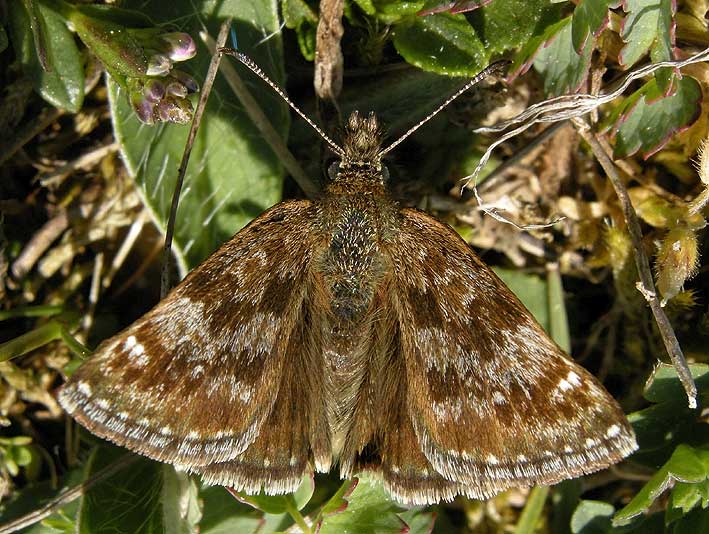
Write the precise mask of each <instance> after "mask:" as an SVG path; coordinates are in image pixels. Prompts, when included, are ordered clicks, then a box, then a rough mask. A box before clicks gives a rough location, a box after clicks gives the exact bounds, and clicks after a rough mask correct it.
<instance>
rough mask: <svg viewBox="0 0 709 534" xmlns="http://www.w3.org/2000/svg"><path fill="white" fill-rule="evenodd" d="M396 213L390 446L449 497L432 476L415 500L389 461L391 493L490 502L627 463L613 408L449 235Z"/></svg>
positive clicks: (630, 438) (627, 446) (623, 430)
mask: <svg viewBox="0 0 709 534" xmlns="http://www.w3.org/2000/svg"><path fill="white" fill-rule="evenodd" d="M401 213H402V217H403V219H402V226H401V232H400V234H399V236H398V237H397V239H396V241H395V242H394V243H393V245H392V246H391V247H390V248H389V250H388V254H389V256H390V257H391V261H392V269H393V270H394V272H395V276H396V284H395V292H394V293H393V294H392V299H393V306H394V308H395V309H396V310H397V314H398V320H399V328H400V333H399V336H400V344H401V348H400V353H401V357H402V358H403V359H404V361H405V365H404V367H405V377H406V378H405V380H406V389H407V393H406V403H407V412H408V414H409V416H410V423H411V428H409V426H408V422H407V421H405V420H402V421H401V423H400V426H399V427H398V433H399V435H398V436H396V437H389V439H390V440H393V439H399V440H400V441H401V439H402V436H406V435H409V440H410V436H411V430H412V429H413V434H414V435H415V437H416V441H417V443H418V445H419V447H420V450H421V451H422V452H423V455H424V456H425V458H426V459H427V460H428V462H429V463H430V465H431V466H432V467H433V469H434V470H435V472H436V473H438V474H440V476H441V477H442V478H443V479H444V480H445V481H449V482H451V483H453V485H452V486H455V485H457V486H458V487H457V488H455V487H452V486H446V488H447V489H442V490H436V489H435V484H433V483H434V482H435V476H434V477H431V478H430V480H431V484H433V486H431V487H432V488H433V489H429V490H428V493H426V491H419V490H418V488H417V485H416V484H412V483H407V481H406V480H405V479H404V478H402V477H401V473H402V469H406V468H407V467H410V466H409V465H407V464H406V462H407V461H409V462H410V461H411V460H406V458H404V459H402V460H401V461H400V462H399V463H397V461H395V460H393V459H394V458H395V457H396V455H391V454H390V456H391V458H392V461H390V462H389V463H390V465H389V466H388V467H387V469H388V470H389V471H390V473H391V475H388V476H389V481H390V483H392V484H394V486H395V488H394V489H395V490H396V487H399V488H400V489H402V491H404V492H405V493H406V494H407V495H409V497H410V498H409V499H407V500H409V501H411V502H435V501H436V500H439V499H440V498H450V492H451V491H452V492H453V493H456V492H460V493H464V494H466V495H468V496H470V497H475V498H488V497H490V496H492V495H494V494H495V493H497V492H499V491H501V490H503V489H506V488H508V487H511V486H529V485H536V484H552V483H555V482H558V481H560V480H562V479H565V478H572V477H575V476H579V475H581V474H584V473H589V472H592V471H596V470H599V469H602V468H604V467H607V466H609V465H611V464H613V463H616V462H617V461H619V460H620V459H622V458H623V457H625V456H627V455H628V454H630V453H631V452H632V451H634V450H635V449H636V448H637V444H636V442H635V437H634V434H633V431H632V428H631V427H630V425H629V423H628V421H627V419H626V418H625V415H624V414H623V412H622V410H621V409H620V407H619V406H618V404H617V403H616V402H615V400H614V399H612V398H611V397H610V395H609V394H608V393H607V392H606V391H605V390H604V388H603V386H601V384H600V383H599V382H598V381H597V380H596V378H595V377H593V376H592V375H591V374H590V373H588V372H587V371H586V370H584V369H583V368H582V367H580V366H579V365H577V364H576V363H574V362H573V361H571V360H569V359H568V357H567V356H566V355H565V354H564V352H563V351H562V350H561V349H560V348H559V347H558V346H557V345H556V344H555V343H554V342H553V341H552V340H551V339H550V338H549V337H548V336H547V334H546V333H545V332H544V331H543V329H542V328H541V326H540V325H539V324H538V323H537V321H536V320H535V319H534V318H533V317H532V315H531V314H530V313H529V311H527V310H526V308H524V306H523V305H522V304H521V303H520V302H519V300H518V299H517V298H516V297H515V296H514V294H512V292H511V291H510V290H509V289H508V288H507V287H506V286H505V285H504V284H503V283H502V282H501V281H500V280H499V278H498V277H497V276H496V275H495V274H494V273H493V272H492V271H491V270H490V269H489V268H488V267H487V266H486V265H485V264H483V263H482V261H481V260H480V259H479V258H478V257H477V256H476V255H475V253H474V252H473V251H472V250H471V249H470V247H469V246H468V245H467V244H466V243H465V242H464V241H463V240H462V239H461V238H460V237H459V236H458V235H457V234H456V233H455V231H454V230H452V229H451V228H450V227H449V226H447V225H445V224H443V223H441V222H439V221H437V220H435V219H434V218H432V217H431V216H429V215H427V214H425V213H423V212H420V211H418V210H413V209H405V210H402V212H401ZM407 433H408V434H407ZM406 443H408V441H406ZM404 445H405V443H402V445H401V447H404ZM401 447H399V448H397V447H392V450H393V451H401V450H403V449H402V448H401ZM413 456H414V453H413V452H411V453H409V457H413ZM420 464H421V462H420V461H419V463H418V465H419V467H420V470H421V473H422V474H425V473H423V471H424V470H425V469H427V467H426V466H425V465H424V466H421V465H420ZM394 475H397V476H398V479H397V478H396V477H394ZM386 479H387V475H386V472H385V480H386ZM397 485H398V486H397ZM422 489H423V487H422Z"/></svg>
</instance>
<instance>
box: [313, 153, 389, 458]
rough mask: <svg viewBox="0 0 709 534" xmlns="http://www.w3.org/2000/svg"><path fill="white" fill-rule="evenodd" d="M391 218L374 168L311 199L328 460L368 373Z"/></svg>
mask: <svg viewBox="0 0 709 534" xmlns="http://www.w3.org/2000/svg"><path fill="white" fill-rule="evenodd" d="M379 174H381V172H380V173H379ZM397 217H398V206H397V204H396V203H395V202H393V201H392V200H391V199H390V197H389V196H388V193H387V192H386V191H385V188H384V185H383V180H382V179H381V176H379V177H378V176H376V171H375V170H373V169H372V170H369V171H368V172H366V171H362V169H359V170H355V169H353V168H351V167H350V168H346V169H344V170H342V172H341V173H340V174H339V175H338V179H336V180H334V181H332V182H331V183H330V184H329V186H328V187H327V188H326V190H325V195H324V197H323V199H322V200H320V201H319V202H318V215H317V223H316V224H317V226H318V227H319V231H320V235H321V236H322V244H323V246H322V248H321V250H320V252H319V254H318V255H317V257H316V259H315V262H314V267H315V269H314V270H315V273H314V275H315V278H316V280H317V281H318V282H317V285H318V286H319V289H320V292H321V294H322V297H321V298H322V299H323V301H325V303H326V304H325V306H323V307H324V308H325V309H327V313H326V314H325V317H324V318H323V319H324V320H322V321H320V324H321V325H322V332H321V335H322V339H323V349H324V350H323V357H324V362H323V363H324V367H325V383H324V385H325V388H326V391H325V396H326V398H329V399H332V401H331V402H329V403H328V409H327V412H328V413H327V419H328V426H329V429H330V435H331V444H332V452H333V456H335V457H336V456H338V454H339V453H340V451H341V448H342V446H343V443H344V442H345V441H346V440H347V438H346V435H345V434H346V431H347V429H349V428H350V426H351V420H352V417H353V414H354V412H355V410H356V408H357V402H358V399H359V398H360V396H361V390H362V385H363V384H364V383H365V382H366V373H367V372H368V370H370V369H371V365H370V362H369V360H370V359H371V358H372V352H371V345H372V342H371V335H372V331H373V329H374V328H375V327H376V324H377V318H378V316H379V313H380V310H381V307H382V303H381V302H380V300H381V295H382V287H383V285H385V284H386V280H387V279H388V274H389V273H388V271H389V267H388V263H387V261H386V258H385V255H384V253H383V249H384V248H385V247H386V246H387V242H388V241H390V240H391V239H392V236H393V235H394V233H395V232H396V224H397V222H396V221H397Z"/></svg>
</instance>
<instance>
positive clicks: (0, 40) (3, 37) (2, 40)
mask: <svg viewBox="0 0 709 534" xmlns="http://www.w3.org/2000/svg"><path fill="white" fill-rule="evenodd" d="M7 45H8V40H7V32H6V31H5V28H3V27H2V26H0V52H4V51H5V49H6V48H7Z"/></svg>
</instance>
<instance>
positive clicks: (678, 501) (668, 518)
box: [665, 479, 709, 524]
mask: <svg viewBox="0 0 709 534" xmlns="http://www.w3.org/2000/svg"><path fill="white" fill-rule="evenodd" d="M707 504H709V479H707V480H705V481H704V482H699V483H697V484H690V483H687V482H677V483H676V484H675V487H674V488H672V493H671V495H670V502H669V505H668V506H667V512H666V514H665V522H666V523H667V524H669V523H672V522H674V521H676V520H678V519H680V518H681V517H682V516H684V515H687V514H688V513H689V512H690V511H691V510H692V509H694V508H695V507H696V506H697V505H701V507H702V508H706V507H707Z"/></svg>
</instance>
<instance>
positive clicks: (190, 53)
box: [158, 32, 197, 61]
mask: <svg viewBox="0 0 709 534" xmlns="http://www.w3.org/2000/svg"><path fill="white" fill-rule="evenodd" d="M158 39H159V41H160V43H161V45H162V46H160V51H161V52H164V53H165V54H167V56H168V57H169V58H170V59H171V60H173V61H185V60H187V59H192V58H193V57H194V56H195V55H196V54H197V45H196V44H195V42H194V40H193V39H192V37H191V36H190V35H189V34H188V33H183V32H173V33H164V34H162V35H160V37H158Z"/></svg>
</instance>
